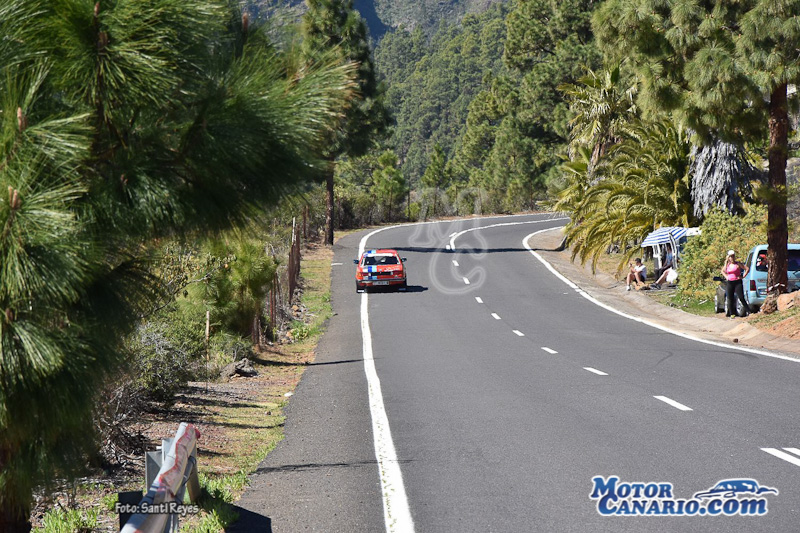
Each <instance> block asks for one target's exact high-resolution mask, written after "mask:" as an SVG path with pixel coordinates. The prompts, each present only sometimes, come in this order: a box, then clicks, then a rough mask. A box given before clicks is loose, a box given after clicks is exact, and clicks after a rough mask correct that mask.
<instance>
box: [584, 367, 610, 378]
mask: <svg viewBox="0 0 800 533" xmlns="http://www.w3.org/2000/svg"><path fill="white" fill-rule="evenodd" d="M583 369H584V370H588V371H589V372H591V373H592V374H597V375H598V376H607V375H608V374H606V373H605V372H603V371H602V370H597V369H596V368H592V367H590V366H585V367H583Z"/></svg>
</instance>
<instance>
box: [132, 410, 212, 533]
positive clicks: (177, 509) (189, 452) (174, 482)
mask: <svg viewBox="0 0 800 533" xmlns="http://www.w3.org/2000/svg"><path fill="white" fill-rule="evenodd" d="M199 436H200V432H199V431H198V430H197V429H196V428H195V427H194V426H193V425H191V424H187V423H185V422H182V423H181V425H180V427H178V431H177V432H176V433H175V437H174V438H172V439H164V440H162V441H161V443H162V444H161V451H156V452H147V457H146V466H145V477H146V480H147V484H148V486H149V490H148V491H147V494H145V495H144V498H142V499H141V501H140V502H139V503H138V505H134V506H132V507H133V509H134V514H132V515H131V517H130V518H129V519H128V520H127V522H126V523H125V525H124V527H122V530H121V533H162V532H163V533H167V532H170V531H177V530H178V522H179V519H180V516H181V515H182V514H185V507H184V506H183V499H184V493H185V492H186V491H187V490H188V492H189V500H190V501H191V502H192V503H194V502H196V501H197V499H198V498H199V497H200V482H199V480H198V477H197V438H198V437H199ZM156 467H158V470H156ZM140 494H141V493H140ZM122 507H123V508H118V510H119V512H120V513H122V512H124V511H125V509H124V506H122Z"/></svg>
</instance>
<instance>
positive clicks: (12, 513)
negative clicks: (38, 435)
mask: <svg viewBox="0 0 800 533" xmlns="http://www.w3.org/2000/svg"><path fill="white" fill-rule="evenodd" d="M12 453H13V452H12V451H10V449H9V447H8V446H1V447H0V472H4V471H5V469H6V466H7V465H8V461H9V459H10V457H11V454H12ZM17 475H19V474H17ZM8 481H11V480H6V483H7V482H8ZM12 482H13V481H12ZM7 488H8V486H7V485H6V486H5V487H4V489H7ZM12 490H13V489H12ZM29 516H30V508H27V509H25V508H22V509H21V508H20V507H19V506H18V505H14V504H13V503H12V502H10V501H9V499H8V495H5V499H4V501H3V502H2V504H0V531H1V532H2V533H28V532H29V531H30V530H31V524H30V522H29V521H28V517H29Z"/></svg>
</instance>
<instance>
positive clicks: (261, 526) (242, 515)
mask: <svg viewBox="0 0 800 533" xmlns="http://www.w3.org/2000/svg"><path fill="white" fill-rule="evenodd" d="M233 509H234V511H236V512H237V513H238V514H239V520H237V521H236V522H234V523H233V524H231V525H230V527H227V528H225V533H237V532H239V531H241V532H245V531H247V532H251V531H252V532H256V533H272V520H271V519H270V518H269V517H268V516H264V515H260V514H258V513H254V512H253V511H248V510H247V509H243V508H242V507H239V506H238V505H234V506H233Z"/></svg>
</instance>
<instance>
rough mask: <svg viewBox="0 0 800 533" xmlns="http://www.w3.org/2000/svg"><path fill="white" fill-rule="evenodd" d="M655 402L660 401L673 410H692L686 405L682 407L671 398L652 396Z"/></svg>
mask: <svg viewBox="0 0 800 533" xmlns="http://www.w3.org/2000/svg"><path fill="white" fill-rule="evenodd" d="M653 398H655V399H656V400H661V401H662V402H664V403H666V404H669V405H671V406H672V407H674V408H675V409H680V410H681V411H691V410H692V408H691V407H688V406H686V405H683V404H682V403H680V402H676V401H675V400H673V399H672V398H667V397H666V396H653Z"/></svg>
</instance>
